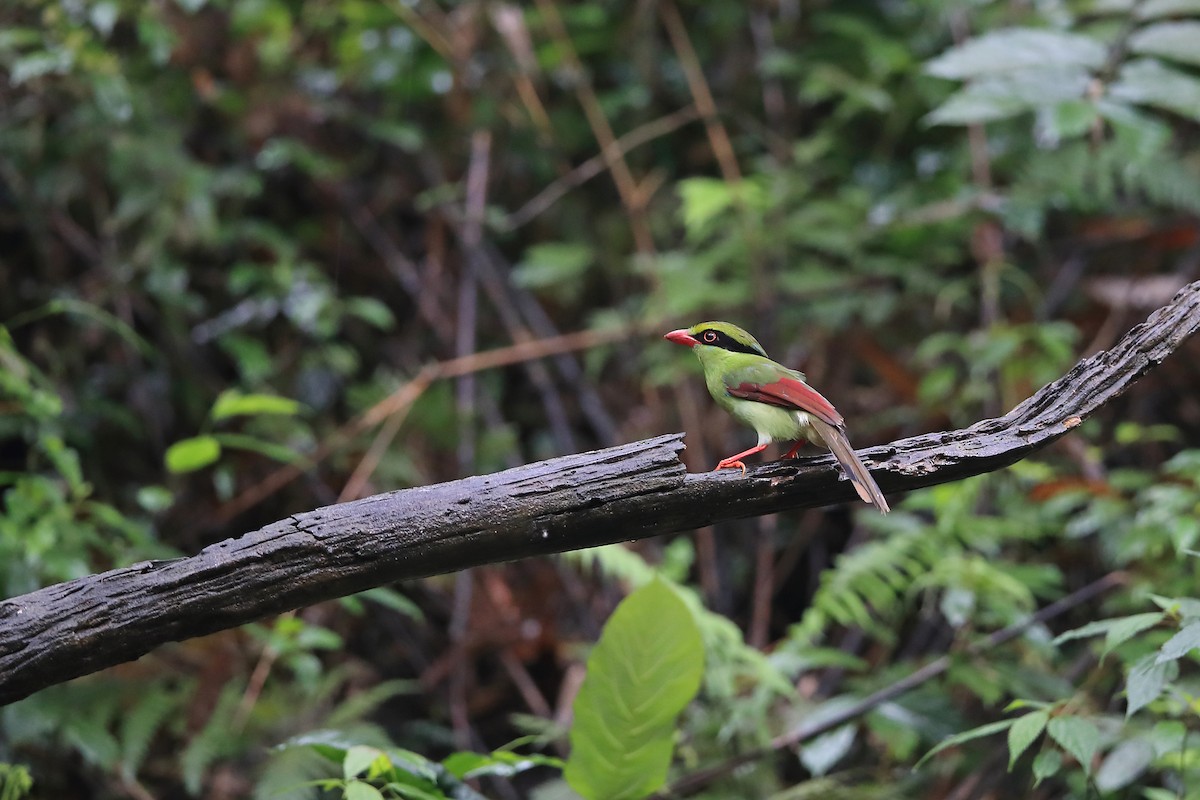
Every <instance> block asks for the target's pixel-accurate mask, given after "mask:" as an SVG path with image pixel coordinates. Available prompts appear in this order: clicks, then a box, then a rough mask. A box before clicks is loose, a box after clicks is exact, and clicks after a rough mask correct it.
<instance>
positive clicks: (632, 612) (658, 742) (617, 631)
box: [564, 579, 704, 800]
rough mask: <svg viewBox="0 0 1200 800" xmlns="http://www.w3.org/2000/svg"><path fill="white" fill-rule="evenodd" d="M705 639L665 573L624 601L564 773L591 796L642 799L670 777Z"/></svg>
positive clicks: (592, 676)
mask: <svg viewBox="0 0 1200 800" xmlns="http://www.w3.org/2000/svg"><path fill="white" fill-rule="evenodd" d="M703 671H704V646H703V643H702V641H701V638H700V630H699V628H698V627H697V626H696V623H695V620H694V619H693V616H692V612H691V610H690V609H689V608H688V607H687V605H686V604H685V603H684V602H683V600H682V598H681V597H680V596H679V595H678V594H677V593H676V590H675V589H674V588H673V587H672V586H671V585H670V584H668V583H666V582H665V581H663V580H661V579H660V580H655V581H652V582H651V583H648V584H646V585H645V586H643V587H641V588H640V589H638V590H637V591H635V592H633V593H632V594H630V595H629V597H627V598H625V600H624V601H622V603H621V604H620V605H619V606H617V610H616V611H614V612H613V615H612V617H610V618H609V620H608V622H607V623H606V624H605V626H604V633H603V634H601V636H600V641H599V642H598V643H597V644H596V648H595V649H594V650H593V651H592V654H591V656H590V657H589V658H588V673H587V677H586V678H585V679H584V682H583V686H582V687H580V690H579V695H578V696H577V697H576V698H575V705H574V711H575V721H574V723H573V724H572V726H571V757H570V759H569V760H568V761H567V765H566V768H565V771H564V776H565V777H566V780H567V782H568V783H569V784H570V785H571V788H573V789H575V791H577V792H579V793H580V794H581V795H583V796H584V797H586V798H589V800H598V799H599V798H612V799H613V800H618V798H628V799H629V800H636V799H637V798H641V797H646V796H648V795H650V794H651V793H653V792H654V791H656V790H657V789H658V788H659V787H660V786H662V785H663V782H664V781H665V780H666V777H667V769H668V767H669V766H670V762H671V752H672V750H673V749H674V745H675V718H676V717H678V716H679V713H680V712H681V711H682V710H683V708H684V706H686V705H687V704H688V703H689V702H690V701H691V699H692V697H694V696H695V694H696V691H697V690H698V689H699V688H700V678H701V675H702V674H703Z"/></svg>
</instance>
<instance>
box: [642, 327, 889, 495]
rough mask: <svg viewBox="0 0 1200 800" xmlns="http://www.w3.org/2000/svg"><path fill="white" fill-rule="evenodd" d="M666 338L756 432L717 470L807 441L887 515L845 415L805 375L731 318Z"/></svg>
mask: <svg viewBox="0 0 1200 800" xmlns="http://www.w3.org/2000/svg"><path fill="white" fill-rule="evenodd" d="M666 338H667V339H669V340H670V341H673V342H677V343H679V344H684V345H687V346H688V347H691V348H692V349H693V350H694V351H695V353H696V356H697V357H698V358H699V359H700V366H701V367H702V368H703V369H704V383H705V385H706V386H707V387H708V393H709V394H711V395H712V397H713V399H714V400H716V401H717V404H718V405H719V406H721V408H723V409H725V410H726V411H728V412H729V413H730V414H732V415H733V417H734V418H735V419H737V420H738V421H739V422H741V423H743V424H744V425H747V426H749V427H751V428H753V429H754V430H755V431H756V432H757V433H758V444H757V445H756V446H755V447H752V448H750V449H749V450H746V451H744V452H742V453H738V454H737V455H734V456H730V457H729V458H725V459H722V460H721V462H720V463H719V464H717V469H726V468H732V467H738V468H741V470H742V472H745V471H746V465H745V464H743V463H742V461H741V459H742V458H744V457H745V456H748V455H751V454H753V453H757V452H759V451H761V450H762V449H764V448H765V447H766V446H767V445H768V444H770V443H772V442H799V441H801V440H807V441H811V442H814V443H818V444H823V445H825V446H826V447H828V448H829V450H830V451H831V452H832V453H833V455H834V457H835V458H837V460H838V463H839V464H840V465H841V467H842V470H843V471H844V472H845V474H846V477H847V478H849V479H850V481H851V483H852V484H853V486H854V489H855V491H856V492H857V493H858V496H859V497H861V498H862V499H863V501H864V502H867V503H872V504H874V505H875V506H876V508H878V509H879V510H880V511H881V512H883V513H886V512H887V511H888V510H889V508H888V503H887V500H886V499H885V498H884V496H883V492H882V491H881V490H880V489H879V486H878V484H876V483H875V479H874V478H872V477H871V473H870V472H869V471H868V470H867V468H866V466H865V465H864V464H863V463H862V461H861V460H860V459H859V458H858V455H857V454H856V453H855V452H854V448H853V447H852V446H851V445H850V440H849V438H847V436H846V426H845V424H844V423H843V421H842V417H841V415H840V414H838V413H837V410H836V409H834V407H833V406H832V405H831V404H830V403H829V401H828V400H826V399H825V398H824V397H822V396H821V395H820V394H818V393H817V392H816V391H815V390H813V389H812V388H811V387H810V386H809V385H808V383H807V381H806V380H805V378H804V373H802V372H797V371H796V370H794V369H788V368H787V367H785V366H783V365H782V364H779V363H776V362H774V361H772V360H771V359H770V358H768V357H767V353H766V351H765V350H763V347H762V345H760V344H759V343H758V340H757V339H755V338H754V337H753V336H751V335H750V334H749V333H747V332H746V331H744V330H742V329H741V328H739V327H738V326H736V325H731V324H730V323H728V322H716V321H713V322H701V323H700V324H699V325H693V326H692V327H690V328H687V329H686V330H682V329H681V330H675V331H671V332H670V333H668V334H667V335H666ZM795 450H796V448H792V451H791V453H794V452H795ZM791 453H789V455H790V454H791Z"/></svg>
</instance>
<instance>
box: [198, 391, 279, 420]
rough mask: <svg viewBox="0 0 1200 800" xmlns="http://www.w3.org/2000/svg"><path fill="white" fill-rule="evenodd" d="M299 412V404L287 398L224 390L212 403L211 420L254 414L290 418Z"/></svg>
mask: <svg viewBox="0 0 1200 800" xmlns="http://www.w3.org/2000/svg"><path fill="white" fill-rule="evenodd" d="M299 411H300V404H299V403H297V402H296V401H295V400H292V399H291V398H288V397H280V396H278V395H274V394H242V393H241V392H240V391H238V390H237V389H226V390H225V391H223V392H221V395H220V396H219V397H218V398H217V402H215V403H213V407H212V418H213V419H214V420H218V421H219V420H223V419H228V418H229V417H236V416H253V415H256V414H283V415H287V416H291V415H293V414H296V413H298V412H299Z"/></svg>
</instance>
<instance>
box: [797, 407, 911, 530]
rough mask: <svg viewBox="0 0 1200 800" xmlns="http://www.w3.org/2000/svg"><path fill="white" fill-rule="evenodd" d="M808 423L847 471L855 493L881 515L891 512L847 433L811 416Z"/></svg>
mask: <svg viewBox="0 0 1200 800" xmlns="http://www.w3.org/2000/svg"><path fill="white" fill-rule="evenodd" d="M808 422H809V424H810V425H812V426H813V427H814V428H816V429H817V433H819V434H821V438H822V439H824V440H825V446H826V447H828V448H829V449H830V451H831V452H832V453H833V456H834V458H836V459H837V460H838V463H839V464H841V465H842V470H843V471H845V473H846V477H847V478H849V479H850V483H852V484H853V485H854V491H856V492H858V496H859V497H861V498H862V500H863V502H864V503H872V504H874V506H875V507H876V508H877V509H879V513H881V514H886V513H887V512H889V511H891V510H892V509H891V506H889V505H888V502H887V498H885V497H884V496H883V492H882V491H881V490H880V488H879V484H877V483H876V482H875V479H874V478H872V477H871V473H870V472H868V471H867V468H866V466H865V465H864V464H863V463H862V461H860V460H859V459H858V456H857V455H856V454H855V452H854V448H853V447H852V446H851V445H850V440H849V439H847V438H846V433H845V431H843V430H842V429H841V428H835V427H834V426H833V425H830V424H829V423H827V422H823V421H822V420H819V419H817V418H816V417H814V416H812V415H811V414H810V415H809V419H808Z"/></svg>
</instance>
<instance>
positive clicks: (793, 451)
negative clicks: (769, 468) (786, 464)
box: [784, 439, 808, 458]
mask: <svg viewBox="0 0 1200 800" xmlns="http://www.w3.org/2000/svg"><path fill="white" fill-rule="evenodd" d="M806 444H808V442H806V441H804V440H803V439H799V440H797V442H796V443H795V444H794V445H792V449H791V450H788V451H787V453H786V454H785V455H784V458H791V457H792V456H794V455H796V453H798V452H800V448H801V447H804V445H806Z"/></svg>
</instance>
